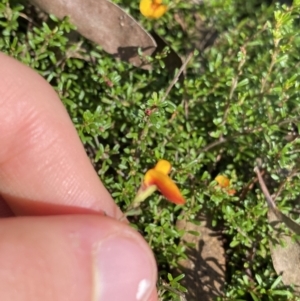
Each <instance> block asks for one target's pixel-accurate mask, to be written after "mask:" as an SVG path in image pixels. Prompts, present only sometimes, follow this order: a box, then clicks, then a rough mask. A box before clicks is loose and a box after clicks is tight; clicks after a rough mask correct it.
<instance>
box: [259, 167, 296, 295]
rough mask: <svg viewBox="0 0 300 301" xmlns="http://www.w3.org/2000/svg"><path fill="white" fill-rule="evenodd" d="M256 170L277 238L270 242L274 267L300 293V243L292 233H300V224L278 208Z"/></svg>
mask: <svg viewBox="0 0 300 301" xmlns="http://www.w3.org/2000/svg"><path fill="white" fill-rule="evenodd" d="M254 171H255V172H256V174H257V177H258V181H259V184H260V186H261V189H262V191H263V193H264V196H265V198H266V201H267V204H268V208H269V210H268V221H269V223H270V225H271V226H272V228H273V229H274V232H275V236H276V240H273V241H270V242H269V245H270V251H271V256H272V261H273V266H274V269H275V271H276V273H277V274H278V275H282V282H283V283H284V284H285V285H293V286H294V289H295V292H296V293H297V294H300V243H299V241H296V240H295V239H294V238H293V237H292V234H296V235H297V236H299V235H300V225H298V224H297V223H296V222H294V221H293V220H292V219H290V218H289V217H288V216H286V215H285V214H283V213H282V212H281V211H280V210H279V209H278V208H277V206H276V204H275V202H274V201H273V199H272V197H271V195H270V193H269V191H268V189H267V187H266V185H265V183H264V181H263V178H262V176H261V173H260V171H259V169H258V167H256V168H255V170H254ZM283 225H285V226H286V227H287V228H288V229H289V230H290V234H286V233H284V231H283V229H282V226H283Z"/></svg>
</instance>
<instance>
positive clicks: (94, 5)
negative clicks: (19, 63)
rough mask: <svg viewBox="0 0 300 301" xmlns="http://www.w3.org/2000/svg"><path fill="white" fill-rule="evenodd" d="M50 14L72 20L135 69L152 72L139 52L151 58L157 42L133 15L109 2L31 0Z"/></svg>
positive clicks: (107, 49) (89, 37)
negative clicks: (139, 50)
mask: <svg viewBox="0 0 300 301" xmlns="http://www.w3.org/2000/svg"><path fill="white" fill-rule="evenodd" d="M30 1H31V2H32V3H33V4H35V5H37V6H38V7H40V8H41V9H42V10H44V11H46V12H47V13H51V14H53V15H55V16H57V17H58V18H60V19H62V18H64V17H65V16H69V17H70V21H71V22H72V23H73V24H74V25H75V26H76V27H77V30H78V32H79V33H81V34H82V35H83V36H84V37H86V38H87V39H89V40H91V41H93V42H95V43H97V44H99V45H100V46H101V47H103V49H104V50H105V51H106V52H108V53H110V54H112V55H113V56H115V57H116V58H120V59H121V60H124V61H127V62H129V63H131V64H133V65H134V66H137V67H141V68H144V69H150V65H149V64H145V63H144V62H142V60H141V59H140V57H139V55H138V53H137V50H138V48H141V50H142V51H143V54H144V55H149V56H150V55H151V54H152V53H153V51H154V50H155V48H156V43H155V41H154V39H153V38H152V37H151V35H149V34H148V33H147V32H146V31H145V30H144V29H143V28H142V27H141V25H139V23H138V22H136V21H135V20H134V19H133V18H132V17H131V16H130V15H128V14H127V13H126V12H125V11H123V10H122V9H121V8H120V7H119V6H117V5H116V4H114V3H112V2H110V1H107V0H51V1H49V0H30Z"/></svg>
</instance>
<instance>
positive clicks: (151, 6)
mask: <svg viewBox="0 0 300 301" xmlns="http://www.w3.org/2000/svg"><path fill="white" fill-rule="evenodd" d="M167 9H168V8H167V6H166V5H164V4H162V0H141V2H140V12H141V14H142V15H143V16H145V17H146V18H150V19H159V18H160V17H161V16H162V15H164V13H165V12H166V11H167Z"/></svg>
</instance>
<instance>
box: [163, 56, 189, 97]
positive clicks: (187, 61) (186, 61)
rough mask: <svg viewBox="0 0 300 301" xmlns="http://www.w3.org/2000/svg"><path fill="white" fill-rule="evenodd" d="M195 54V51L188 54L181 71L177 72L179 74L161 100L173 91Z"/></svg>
mask: <svg viewBox="0 0 300 301" xmlns="http://www.w3.org/2000/svg"><path fill="white" fill-rule="evenodd" d="M193 55H194V51H192V52H190V54H189V55H188V57H187V59H186V60H185V62H184V63H183V64H182V66H181V67H180V69H179V71H178V72H177V74H176V75H175V77H174V78H173V80H172V81H171V83H170V85H169V86H168V88H167V90H166V92H165V94H164V96H163V97H162V99H161V101H162V102H163V101H164V100H165V99H166V98H167V96H168V95H169V93H170V92H171V90H172V88H173V87H174V85H175V84H176V83H177V81H178V79H179V77H180V75H181V73H182V72H183V71H184V70H185V68H186V66H187V64H188V63H189V61H190V60H191V58H192V57H193Z"/></svg>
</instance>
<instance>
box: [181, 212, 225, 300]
mask: <svg viewBox="0 0 300 301" xmlns="http://www.w3.org/2000/svg"><path fill="white" fill-rule="evenodd" d="M197 220H198V221H201V225H195V224H193V223H191V222H189V221H187V220H186V219H184V220H181V221H179V222H178V223H177V227H178V228H179V229H184V230H185V234H184V236H183V238H182V240H183V243H184V244H186V243H187V242H188V243H194V244H195V247H193V248H192V247H188V248H187V251H186V255H187V257H188V258H187V259H186V260H181V261H180V262H179V265H180V268H179V270H178V271H177V272H178V273H184V274H185V278H183V280H182V285H183V286H185V287H186V288H187V290H188V292H187V293H186V299H187V300H189V301H198V300H201V301H212V300H215V299H216V297H220V296H222V295H223V288H224V283H225V250H224V248H223V243H222V240H221V239H222V238H221V236H220V234H219V233H218V232H217V231H216V230H215V229H213V228H212V226H211V218H210V217H207V216H203V215H200V214H199V216H198V217H197ZM188 231H196V232H199V235H193V234H190V233H188Z"/></svg>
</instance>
